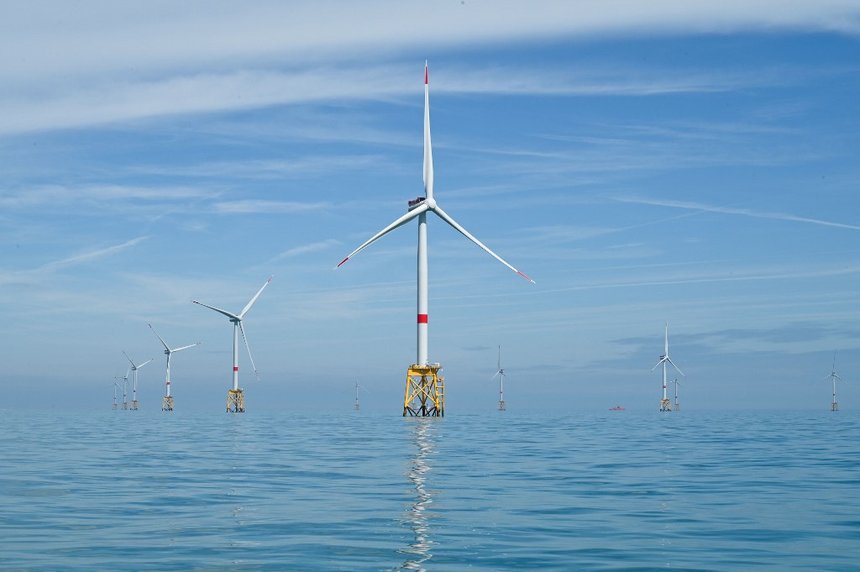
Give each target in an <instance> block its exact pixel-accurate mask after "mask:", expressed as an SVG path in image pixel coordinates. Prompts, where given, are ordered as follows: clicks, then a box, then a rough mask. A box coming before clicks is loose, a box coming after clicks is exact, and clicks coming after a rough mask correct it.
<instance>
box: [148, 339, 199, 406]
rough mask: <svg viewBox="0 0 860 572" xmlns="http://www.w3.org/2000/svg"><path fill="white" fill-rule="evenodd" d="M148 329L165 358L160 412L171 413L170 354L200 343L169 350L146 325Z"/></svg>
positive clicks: (165, 343)
mask: <svg viewBox="0 0 860 572" xmlns="http://www.w3.org/2000/svg"><path fill="white" fill-rule="evenodd" d="M146 325H147V326H149V329H150V330H152V333H153V334H155V337H156V338H158V341H159V342H161V345H163V346H164V354H165V355H166V356H167V373H166V374H165V376H164V397H163V398H162V400H161V410H162V411H173V396H172V395H170V354H173V353H176V352H181V351H182V350H187V349H188V348H193V347H194V346H199V345H200V342H197V343H196V344H190V345H187V346H182V347H181V348H173V349H170V346H168V345H167V342H165V341H164V339H163V338H162V337H161V336H159V335H158V332H156V331H155V328H153V327H152V324H150V323H147V324H146Z"/></svg>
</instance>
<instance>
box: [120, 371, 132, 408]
mask: <svg viewBox="0 0 860 572" xmlns="http://www.w3.org/2000/svg"><path fill="white" fill-rule="evenodd" d="M130 373H131V368H128V370H126V372H125V375H124V376H123V377H122V408H123V410H126V409H128V375H129V374H130Z"/></svg>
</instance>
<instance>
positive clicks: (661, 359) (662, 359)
mask: <svg viewBox="0 0 860 572" xmlns="http://www.w3.org/2000/svg"><path fill="white" fill-rule="evenodd" d="M665 361H666V358H660V361H658V362H657V363H655V364H654V367H652V368H651V371H654V370H655V369H657V366H659V365H660V364H662V363H663V362H665Z"/></svg>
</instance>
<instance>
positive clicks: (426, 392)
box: [403, 363, 445, 417]
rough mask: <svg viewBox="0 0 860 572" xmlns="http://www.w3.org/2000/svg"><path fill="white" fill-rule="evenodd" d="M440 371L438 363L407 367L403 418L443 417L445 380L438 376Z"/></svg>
mask: <svg viewBox="0 0 860 572" xmlns="http://www.w3.org/2000/svg"><path fill="white" fill-rule="evenodd" d="M441 370H442V366H441V365H439V364H438V363H434V364H429V365H418V364H412V365H410V366H409V369H407V370H406V392H405V394H404V396H403V416H404V417H406V416H407V415H408V416H410V417H444V416H445V378H444V377H442V376H441V375H439V372H440V371H441Z"/></svg>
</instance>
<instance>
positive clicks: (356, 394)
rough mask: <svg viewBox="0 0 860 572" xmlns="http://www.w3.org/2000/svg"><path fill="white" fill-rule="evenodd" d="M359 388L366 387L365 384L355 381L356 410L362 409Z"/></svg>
mask: <svg viewBox="0 0 860 572" xmlns="http://www.w3.org/2000/svg"><path fill="white" fill-rule="evenodd" d="M359 389H364V386H362V385H359V383H358V382H357V381H356V382H355V405H354V406H353V409H355V410H356V411H358V410H360V409H361V406H360V405H359V403H358V390H359ZM364 390H365V391H367V390H366V389H364Z"/></svg>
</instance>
